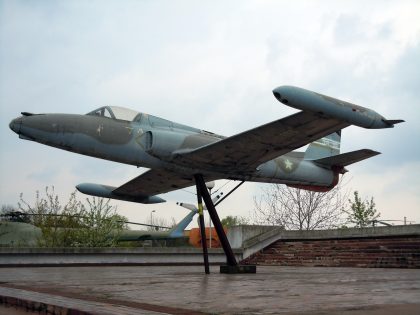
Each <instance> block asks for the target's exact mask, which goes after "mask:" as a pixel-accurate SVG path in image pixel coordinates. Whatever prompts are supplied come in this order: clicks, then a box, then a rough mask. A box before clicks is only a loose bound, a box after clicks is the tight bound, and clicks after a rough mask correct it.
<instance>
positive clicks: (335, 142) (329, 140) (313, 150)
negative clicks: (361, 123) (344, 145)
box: [305, 130, 341, 160]
mask: <svg viewBox="0 0 420 315" xmlns="http://www.w3.org/2000/svg"><path fill="white" fill-rule="evenodd" d="M340 142H341V130H338V131H336V132H334V133H332V134H330V135H328V136H326V137H324V138H321V139H318V140H316V141H314V142H312V143H310V144H309V146H308V148H307V149H306V152H305V160H317V159H321V158H325V157H328V156H334V155H337V154H340Z"/></svg>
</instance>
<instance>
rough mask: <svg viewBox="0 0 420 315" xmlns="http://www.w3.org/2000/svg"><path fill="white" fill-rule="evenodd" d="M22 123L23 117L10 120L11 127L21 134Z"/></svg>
mask: <svg viewBox="0 0 420 315" xmlns="http://www.w3.org/2000/svg"><path fill="white" fill-rule="evenodd" d="M21 124H22V117H18V118H15V119H13V120H12V121H11V122H10V124H9V128H10V129H12V131H14V132H16V133H17V134H19V132H20V126H21Z"/></svg>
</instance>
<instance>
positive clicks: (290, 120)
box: [174, 111, 350, 175]
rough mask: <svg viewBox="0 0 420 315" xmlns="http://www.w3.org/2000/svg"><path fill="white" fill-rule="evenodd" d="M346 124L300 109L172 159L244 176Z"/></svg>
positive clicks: (185, 163) (175, 155)
mask: <svg viewBox="0 0 420 315" xmlns="http://www.w3.org/2000/svg"><path fill="white" fill-rule="evenodd" d="M349 125H350V124H349V123H347V122H344V121H343V120H340V119H337V118H330V117H327V116H325V115H321V114H318V113H315V112H309V111H302V112H299V113H296V114H293V115H291V116H288V117H285V118H282V119H279V120H276V121H273V122H271V123H268V124H265V125H262V126H259V127H256V128H254V129H251V130H248V131H245V132H242V133H239V134H237V135H234V136H232V137H229V138H226V139H223V140H221V141H218V142H215V143H212V144H209V145H206V146H203V147H200V148H197V149H194V150H192V151H187V152H178V153H177V152H175V154H174V161H175V162H177V163H181V164H184V165H189V166H190V167H191V166H192V167H197V168H201V169H203V168H204V169H208V170H213V171H218V172H223V173H225V174H226V173H232V174H244V175H246V174H247V173H248V172H253V171H254V170H255V168H256V167H257V166H258V165H260V164H262V163H264V162H267V161H269V160H272V159H273V158H276V157H278V156H280V155H283V154H285V153H287V152H290V151H293V150H295V149H297V148H300V147H302V146H304V145H306V144H308V143H310V142H313V141H315V140H318V139H320V138H322V137H324V136H326V135H329V134H331V133H333V132H335V131H337V130H340V129H342V128H345V127H347V126H349Z"/></svg>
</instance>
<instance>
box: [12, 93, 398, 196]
mask: <svg viewBox="0 0 420 315" xmlns="http://www.w3.org/2000/svg"><path fill="white" fill-rule="evenodd" d="M273 93H274V95H275V97H276V98H277V99H278V100H279V101H280V102H282V103H284V104H287V105H288V106H292V107H295V108H298V109H302V110H303V111H302V112H300V113H297V114H294V115H291V116H289V117H286V118H283V119H280V120H276V121H274V122H272V123H269V124H266V125H263V126H260V127H257V128H254V129H251V130H249V131H245V132H243V133H240V134H237V135H235V136H232V137H229V138H225V137H223V136H220V135H216V134H212V133H209V132H206V131H203V130H199V129H196V128H192V127H189V126H185V125H182V124H178V123H175V122H171V121H168V120H164V119H160V118H158V117H155V116H151V115H147V114H141V113H139V114H138V115H137V117H136V118H135V119H134V120H133V121H125V120H120V119H115V118H108V117H101V116H95V115H92V113H94V112H96V111H94V112H92V113H90V114H88V115H70V114H41V115H32V114H28V113H23V114H24V115H23V116H22V117H19V118H17V119H15V120H13V121H12V122H11V123H10V128H11V129H12V130H13V131H14V132H16V133H17V134H19V136H20V137H21V138H22V139H26V140H33V141H37V142H40V143H43V144H46V145H50V146H53V147H57V148H60V149H64V150H68V151H72V152H75V153H80V154H84V155H89V156H93V157H97V158H101V159H106V160H111V161H116V162H120V163H125V164H131V165H136V166H142V167H147V168H151V169H152V170H156V171H149V172H148V173H147V175H145V176H144V177H141V176H140V177H141V178H140V177H138V178H136V179H135V180H133V181H131V182H129V183H127V184H125V185H123V186H121V187H120V188H117V189H115V187H109V186H103V185H96V186H95V185H92V184H83V185H81V186H80V187H81V189H80V190H81V191H84V192H86V193H89V192H90V193H92V194H94V195H97V196H102V197H108V198H116V199H122V200H129V201H135V202H144V203H152V202H161V201H163V200H162V199H160V198H157V197H156V198H147V197H148V196H149V194H145V193H141V191H138V190H139V188H141V187H139V185H143V186H144V185H145V184H146V183H147V182H148V183H150V185H153V183H154V184H155V187H154V188H153V189H151V190H150V189H149V191H154V192H155V193H157V194H158V193H164V192H167V191H170V190H174V189H178V188H182V187H187V186H190V185H192V184H193V183H194V182H193V175H194V174H197V173H201V174H203V175H204V176H205V177H206V179H207V180H215V179H222V178H230V179H237V180H247V181H255V182H269V183H285V184H291V185H304V186H316V187H330V186H332V185H334V183H335V181H336V179H337V173H338V172H344V170H343V168H341V169H340V170H337V169H333V167H332V166H331V165H329V164H328V163H326V164H322V165H321V164H319V163H316V160H315V161H314V158H313V157H317V158H319V157H325V155H326V154H329V153H320V152H317V148H316V146H313V147H312V148H311V153H310V154H308V156H307V158H306V159H305V156H304V154H303V153H299V152H291V151H292V150H294V149H297V148H299V147H300V146H303V145H305V144H307V143H309V142H312V141H315V140H317V139H320V138H322V137H324V136H327V135H329V134H331V133H334V132H335V131H338V130H340V129H342V128H345V127H347V126H349V125H350V124H354V125H357V126H361V127H364V128H389V127H393V123H398V122H401V121H400V120H386V119H385V118H384V117H382V116H381V115H379V114H377V113H376V112H374V111H372V110H370V109H367V108H363V107H361V106H357V105H354V104H350V103H347V102H344V101H340V100H337V99H334V98H331V97H327V96H324V95H321V94H317V93H314V92H311V91H307V90H304V89H300V88H296V87H290V86H283V87H278V88H276V89H275V90H274V91H273ZM107 108H109V107H107ZM130 112H131V113H133V111H130ZM134 114H136V112H134ZM336 138H337V137H336ZM336 138H335V139H336ZM333 139H334V138H333ZM338 141H339V138H338ZM312 149H313V150H312ZM326 152H330V153H331V154H329V155H335V154H338V153H339V145H338V147H337V148H334V149H331V150H329V151H326ZM317 154H318V155H317ZM355 156H356V157H358V160H361V159H363V158H367V157H370V156H373V155H372V154H365V155H360V154H359V155H352V157H355ZM342 158H344V156H343V157H342ZM356 160H357V159H356ZM348 164H349V163H348ZM136 181H137V182H136ZM158 182H159V183H160V184H159V185H161V187H162V188H159V187H158V186H156V184H158ZM111 189H113V190H112V191H111ZM145 191H147V189H146V190H145ZM137 192H138V193H137Z"/></svg>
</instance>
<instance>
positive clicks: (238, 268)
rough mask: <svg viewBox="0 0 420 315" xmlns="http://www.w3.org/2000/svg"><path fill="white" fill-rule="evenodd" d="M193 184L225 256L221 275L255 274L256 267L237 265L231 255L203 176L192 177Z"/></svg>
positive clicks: (231, 252)
mask: <svg viewBox="0 0 420 315" xmlns="http://www.w3.org/2000/svg"><path fill="white" fill-rule="evenodd" d="M194 178H195V183H196V186H197V195H198V193H200V194H201V195H202V197H203V199H204V202H205V204H206V206H207V211H208V212H209V214H210V217H211V220H212V221H213V225H214V228H215V229H216V232H217V235H218V237H219V240H220V243H221V244H222V247H223V251H224V252H225V255H226V260H227V265H222V266H220V272H221V273H255V272H256V266H253V265H238V263H237V261H236V258H235V255H234V254H233V251H232V248H231V247H230V244H229V241H228V239H227V236H226V233H225V231H224V229H223V226H222V223H221V222H220V218H219V215H218V214H217V211H216V208H215V206H214V204H213V201H212V200H211V197H210V194H209V192H208V191H207V187H206V183H205V182H204V178H203V175H201V174H196V175H194Z"/></svg>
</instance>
